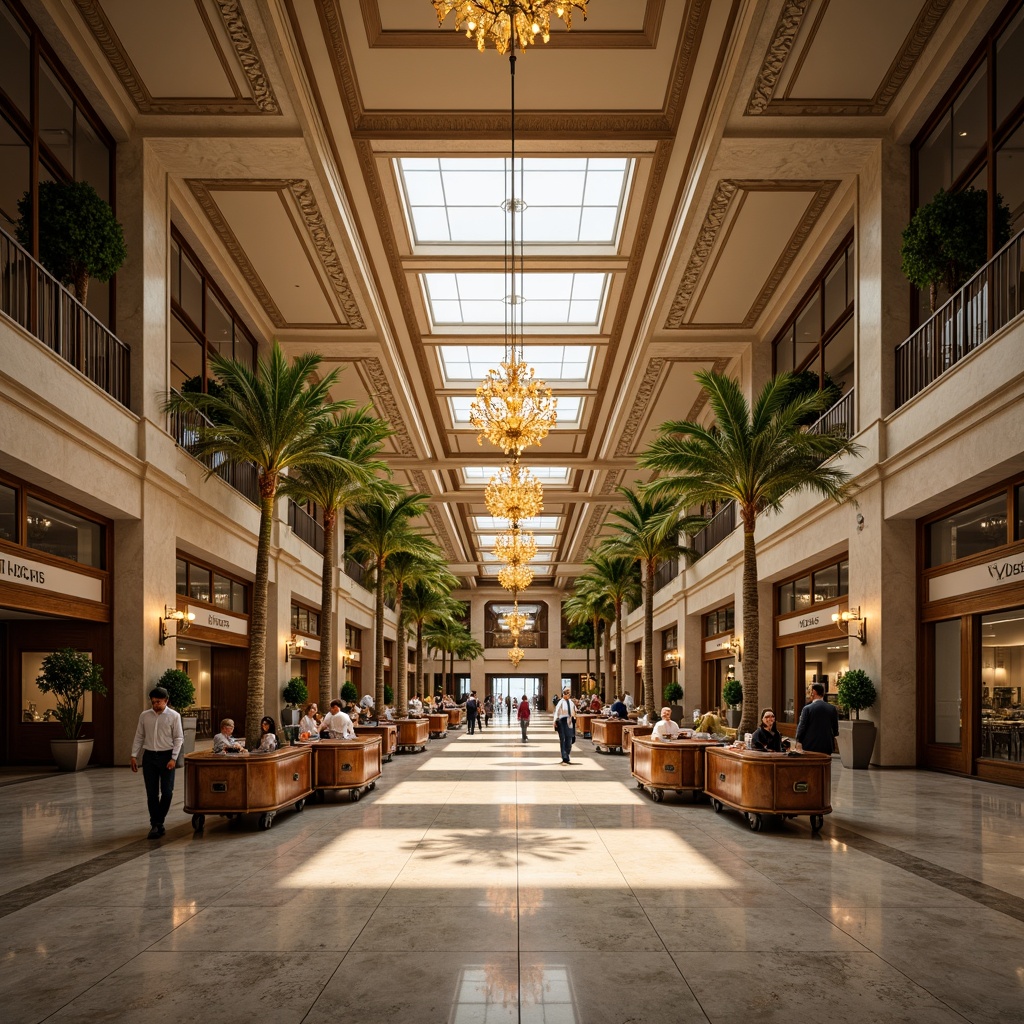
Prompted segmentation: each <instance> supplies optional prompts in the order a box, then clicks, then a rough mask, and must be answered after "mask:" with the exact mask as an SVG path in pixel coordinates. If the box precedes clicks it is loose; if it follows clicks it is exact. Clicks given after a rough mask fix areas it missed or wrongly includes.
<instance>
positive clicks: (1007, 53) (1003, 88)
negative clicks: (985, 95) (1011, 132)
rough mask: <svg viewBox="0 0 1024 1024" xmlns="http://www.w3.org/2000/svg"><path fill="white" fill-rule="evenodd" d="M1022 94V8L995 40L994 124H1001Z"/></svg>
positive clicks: (1023, 14)
mask: <svg viewBox="0 0 1024 1024" xmlns="http://www.w3.org/2000/svg"><path fill="white" fill-rule="evenodd" d="M1021 96H1024V10H1020V11H1018V12H1017V16H1016V17H1015V18H1014V19H1013V21H1011V22H1010V24H1009V25H1007V27H1006V28H1005V29H1004V30H1003V33H1002V35H1001V36H1000V37H999V38H998V40H996V124H1002V123H1003V121H1004V120H1005V119H1006V118H1007V116H1008V115H1009V114H1011V113H1012V112H1013V108H1014V106H1015V105H1016V104H1017V103H1018V102H1019V100H1020V98H1021Z"/></svg>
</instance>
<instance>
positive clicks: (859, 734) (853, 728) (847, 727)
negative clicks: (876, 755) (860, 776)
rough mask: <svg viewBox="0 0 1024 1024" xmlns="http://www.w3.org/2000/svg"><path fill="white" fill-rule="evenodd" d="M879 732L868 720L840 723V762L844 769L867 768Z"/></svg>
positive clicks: (856, 719) (852, 720)
mask: <svg viewBox="0 0 1024 1024" xmlns="http://www.w3.org/2000/svg"><path fill="white" fill-rule="evenodd" d="M876 734H877V730H876V728H875V723H874V722H869V721H868V720H867V719H866V718H862V719H858V718H854V719H851V720H850V721H849V722H840V723H839V760H840V761H841V762H842V764H843V767H844V768H867V766H868V765H869V764H870V763H871V753H872V751H873V750H874V749H875V736H876Z"/></svg>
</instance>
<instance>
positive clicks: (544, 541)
mask: <svg viewBox="0 0 1024 1024" xmlns="http://www.w3.org/2000/svg"><path fill="white" fill-rule="evenodd" d="M499 536H500V534H497V533H478V534H477V536H476V542H477V544H478V545H479V546H480V547H482V548H493V547H494V543H495V541H496V540H497V539H498V537H499ZM533 542H534V543H535V544H536V545H537V547H538V548H553V547H555V546H556V544H557V543H558V537H557V536H555V534H553V533H535V534H534V535H533Z"/></svg>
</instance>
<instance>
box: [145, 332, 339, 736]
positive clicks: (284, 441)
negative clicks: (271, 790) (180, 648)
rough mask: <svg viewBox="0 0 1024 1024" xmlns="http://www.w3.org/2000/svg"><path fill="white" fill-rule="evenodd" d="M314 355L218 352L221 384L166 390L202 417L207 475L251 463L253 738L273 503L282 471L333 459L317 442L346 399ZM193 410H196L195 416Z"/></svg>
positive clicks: (249, 705)
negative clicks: (245, 358) (252, 361)
mask: <svg viewBox="0 0 1024 1024" xmlns="http://www.w3.org/2000/svg"><path fill="white" fill-rule="evenodd" d="M319 362H320V356H318V355H316V354H314V353H308V354H307V355H303V356H298V357H296V359H295V360H294V361H293V362H292V363H291V365H289V364H288V362H287V360H286V359H285V357H284V355H283V353H282V352H281V349H280V346H279V345H277V344H276V343H275V344H274V347H273V348H272V349H271V352H270V356H269V358H267V359H262V358H261V359H259V360H258V362H257V365H256V369H255V370H253V368H252V367H251V366H249V365H247V364H246V363H243V362H239V361H237V360H234V359H226V358H224V357H223V356H221V355H218V354H217V353H211V354H210V367H211V369H212V371H213V374H214V376H215V377H216V379H217V381H218V382H219V384H220V387H217V388H211V389H210V392H209V393H207V394H203V393H196V392H188V393H181V394H179V393H177V392H172V393H171V394H170V395H169V396H168V398H167V401H166V402H165V403H164V411H165V412H170V413H178V414H182V413H184V414H187V413H199V414H200V415H201V416H202V417H205V420H203V421H202V422H201V423H198V424H197V426H196V437H195V440H194V441H193V443H192V444H191V445H189V450H190V452H191V453H192V454H193V455H195V456H196V457H198V458H202V457H204V456H212V457H213V458H212V459H211V463H210V464H211V468H210V469H208V470H207V474H206V475H207V476H211V475H212V474H213V473H214V472H216V468H217V467H218V466H219V465H221V464H228V465H255V467H256V480H257V485H258V488H259V509H260V532H259V541H258V544H257V548H256V567H255V580H254V582H253V588H252V590H253V593H252V612H251V615H250V617H249V673H248V681H247V694H246V703H245V714H246V738H247V740H248V741H249V743H250V745H254V744H256V743H257V742H258V737H259V727H260V719H261V718H262V717H263V714H264V710H265V709H264V689H265V682H266V655H267V581H268V578H269V560H270V537H271V531H272V528H273V525H274V505H275V502H276V500H277V495H278V491H279V488H280V486H281V483H282V480H283V474H284V473H285V471H286V470H289V469H290V470H293V471H295V470H299V471H301V470H311V469H312V468H313V467H315V466H329V465H333V464H334V463H335V462H336V461H337V460H336V458H335V456H334V455H332V454H331V453H330V452H329V451H327V450H326V449H325V447H324V429H323V428H324V425H325V424H326V423H327V422H328V421H329V419H330V417H332V416H333V415H334V414H335V413H337V412H339V411H340V410H342V409H344V408H346V407H347V406H349V405H350V404H351V403H347V402H332V401H331V400H330V391H331V388H332V387H333V386H334V383H335V381H336V379H337V371H332V372H331V373H329V374H327V375H326V376H325V377H323V378H321V379H320V380H317V379H315V377H314V371H315V370H316V368H317V366H318V364H319ZM198 418H199V417H197V419H198Z"/></svg>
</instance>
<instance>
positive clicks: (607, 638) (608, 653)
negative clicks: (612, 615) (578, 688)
mask: <svg viewBox="0 0 1024 1024" xmlns="http://www.w3.org/2000/svg"><path fill="white" fill-rule="evenodd" d="M604 674H605V679H606V680H607V682H608V683H610V682H611V678H612V626H611V623H610V622H607V623H605V627H604ZM597 685H598V688H599V689H600V690H601V692H602V693H603V694H604V697H605V699H606V700H607V699H608V686H607V685H605V686H602V685H601V673H600V672H599V673H598V674H597Z"/></svg>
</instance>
